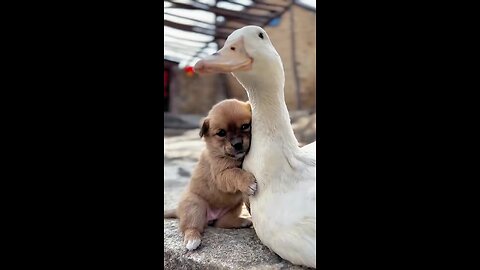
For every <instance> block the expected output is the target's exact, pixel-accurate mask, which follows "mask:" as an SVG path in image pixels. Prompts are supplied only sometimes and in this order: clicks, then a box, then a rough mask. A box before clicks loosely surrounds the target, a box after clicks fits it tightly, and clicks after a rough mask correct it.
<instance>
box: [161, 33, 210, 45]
mask: <svg viewBox="0 0 480 270" xmlns="http://www.w3.org/2000/svg"><path fill="white" fill-rule="evenodd" d="M164 35H165V36H167V37H171V38H175V39H179V40H186V41H190V42H196V43H202V44H205V43H210V42H214V41H215V38H213V37H212V39H211V40H209V41H200V40H194V39H190V38H186V37H182V36H175V35H171V34H166V33H164Z"/></svg>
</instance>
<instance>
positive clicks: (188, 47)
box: [164, 0, 317, 144]
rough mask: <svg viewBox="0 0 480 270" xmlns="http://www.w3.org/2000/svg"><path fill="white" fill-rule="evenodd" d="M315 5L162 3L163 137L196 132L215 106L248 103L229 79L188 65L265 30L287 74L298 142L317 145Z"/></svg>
mask: <svg viewBox="0 0 480 270" xmlns="http://www.w3.org/2000/svg"><path fill="white" fill-rule="evenodd" d="M315 23H316V3H315V1H311V0H302V1H295V0H293V1H292V0H221V1H217V0H168V1H164V30H165V34H164V38H165V39H164V79H165V80H164V82H165V84H164V118H165V122H164V123H165V126H164V128H165V129H166V130H165V135H167V136H170V135H176V134H180V133H182V132H183V131H185V130H188V129H192V128H198V124H199V121H200V118H201V117H202V116H205V115H206V114H207V112H208V111H209V110H210V108H211V107H212V106H213V105H214V104H216V103H217V102H219V101H221V100H223V99H226V98H237V99H240V100H244V101H245V100H247V95H246V93H245V90H244V89H243V87H242V86H241V85H240V84H239V83H238V82H237V80H236V79H235V78H233V76H231V75H230V74H219V75H208V76H199V75H198V74H195V73H194V72H193V68H192V66H193V65H194V64H195V63H196V62H197V61H198V60H199V59H200V58H202V57H205V56H207V55H210V54H212V53H214V52H216V51H217V50H218V49H219V48H221V47H222V46H223V44H224V42H225V40H226V38H227V37H228V35H229V34H230V33H231V32H233V31H234V30H236V29H238V28H241V27H243V26H245V25H258V26H261V27H263V28H264V29H265V30H266V31H267V33H268V35H269V36H270V39H271V40H272V42H273V44H274V46H275V48H276V49H277V51H278V53H279V54H280V56H281V58H282V61H283V66H284V69H285V101H286V103H287V106H288V109H289V110H290V113H291V116H292V124H293V126H294V129H295V133H296V135H297V138H298V140H299V141H300V142H301V143H302V144H305V143H309V142H311V141H313V140H315V127H314V125H315V117H316V115H315V111H316V98H315V96H316V91H317V88H316V76H315V72H316V67H315V65H316V63H315V58H316V31H315Z"/></svg>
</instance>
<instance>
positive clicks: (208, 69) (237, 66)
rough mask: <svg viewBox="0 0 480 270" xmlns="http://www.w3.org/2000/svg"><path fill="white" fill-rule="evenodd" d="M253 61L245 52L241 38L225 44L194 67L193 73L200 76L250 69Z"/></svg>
mask: <svg viewBox="0 0 480 270" xmlns="http://www.w3.org/2000/svg"><path fill="white" fill-rule="evenodd" d="M252 63H253V59H252V58H251V57H250V56H249V55H248V53H247V51H246V50H245V45H244V42H243V37H240V38H239V39H237V40H235V41H233V42H229V43H228V44H225V46H223V48H222V49H220V50H219V51H218V52H216V53H214V54H213V55H210V56H208V57H206V58H204V59H202V60H200V61H198V62H197V63H196V64H195V66H194V67H193V68H194V69H195V72H197V73H200V74H211V73H230V72H234V71H246V70H250V69H252Z"/></svg>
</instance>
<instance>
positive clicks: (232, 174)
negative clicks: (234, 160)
mask: <svg viewBox="0 0 480 270" xmlns="http://www.w3.org/2000/svg"><path fill="white" fill-rule="evenodd" d="M215 183H216V185H217V188H218V189H219V190H221V191H223V192H228V193H235V192H237V191H239V190H240V191H241V192H243V193H245V194H248V195H253V194H255V191H256V190H257V180H256V179H255V176H253V174H251V173H250V172H247V171H244V170H242V169H240V168H229V169H225V170H223V171H221V172H220V173H218V174H217V175H216V176H215Z"/></svg>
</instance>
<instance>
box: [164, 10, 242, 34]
mask: <svg viewBox="0 0 480 270" xmlns="http://www.w3.org/2000/svg"><path fill="white" fill-rule="evenodd" d="M163 14H167V15H170V16H175V17H178V18H181V19H186V20H191V21H194V22H199V23H203V24H206V25H211V26H215V27H223V28H230V29H232V30H233V31H234V30H236V28H233V27H229V26H222V25H218V24H211V23H208V22H204V21H200V20H197V19H193V18H189V17H185V16H180V15H177V14H173V13H169V12H163Z"/></svg>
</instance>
